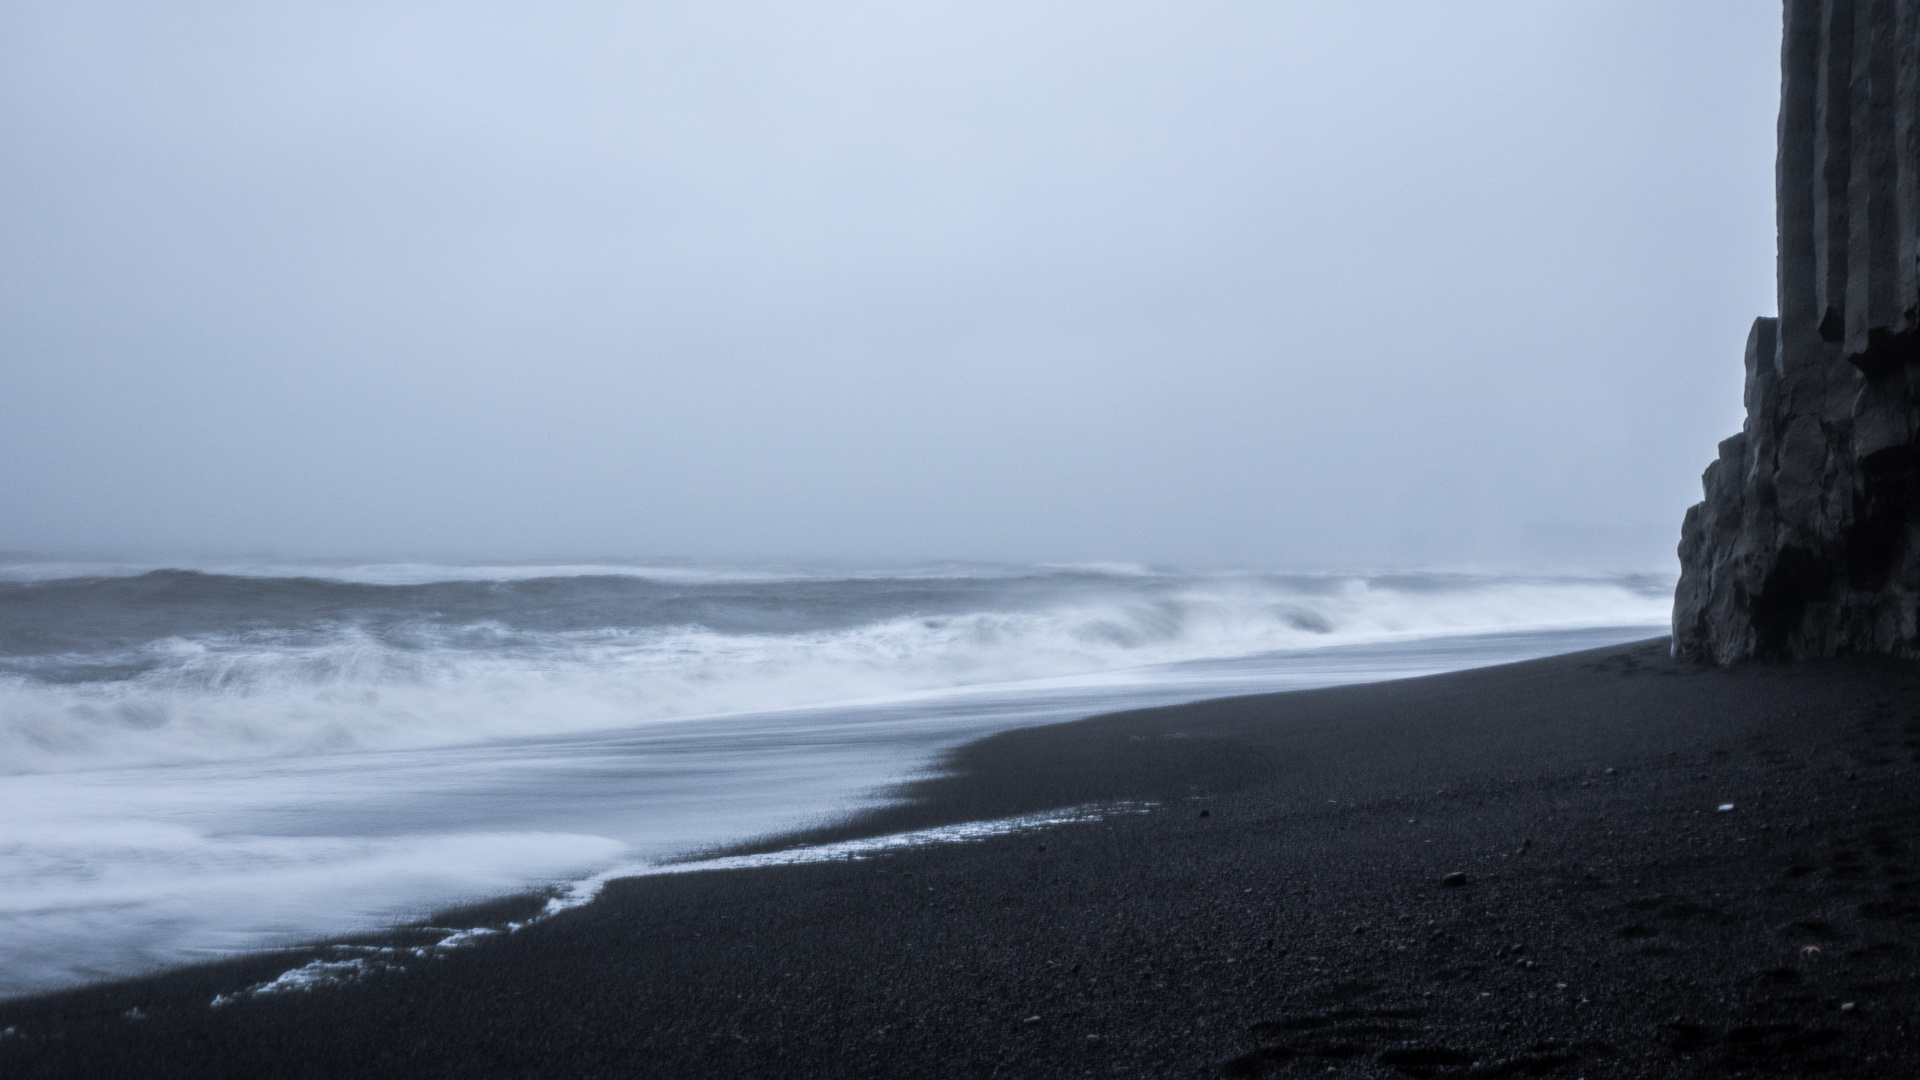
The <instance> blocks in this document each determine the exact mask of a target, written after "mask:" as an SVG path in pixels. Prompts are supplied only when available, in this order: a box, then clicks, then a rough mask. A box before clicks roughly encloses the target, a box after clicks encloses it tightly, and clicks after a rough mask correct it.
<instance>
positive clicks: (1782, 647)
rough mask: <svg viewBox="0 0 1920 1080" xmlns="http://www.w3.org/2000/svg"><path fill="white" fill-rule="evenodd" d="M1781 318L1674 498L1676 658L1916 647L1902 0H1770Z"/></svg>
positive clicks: (1912, 257) (1915, 318)
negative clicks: (1690, 503) (1713, 441)
mask: <svg viewBox="0 0 1920 1080" xmlns="http://www.w3.org/2000/svg"><path fill="white" fill-rule="evenodd" d="M1785 9H1786V28H1785V34H1784V37H1783V44H1782V47H1781V99H1780V128H1779V138H1780V144H1779V157H1778V160H1777V164H1776V168H1775V189H1776V199H1777V213H1778V220H1779V245H1780V246H1779V251H1780V257H1779V290H1780V315H1779V318H1777V319H1767V318H1763V319H1759V320H1757V321H1756V322H1755V323H1754V326H1753V331H1752V333H1751V334H1749V335H1748V337H1747V353H1746V366H1747V385H1746V406H1747V422H1746V425H1745V427H1744V429H1743V430H1742V431H1741V432H1740V434H1738V435H1735V436H1734V437H1733V438H1731V439H1728V440H1726V441H1725V442H1723V443H1721V444H1720V456H1719V459H1718V460H1716V461H1715V462H1714V463H1713V464H1711V465H1709V466H1708V467H1707V471H1706V474H1705V476H1704V477H1702V482H1703V483H1704V485H1705V487H1706V500H1705V501H1704V502H1702V503H1700V504H1699V505H1698V506H1695V507H1693V508H1692V509H1691V510H1688V511H1687V517H1686V522H1685V524H1684V525H1683V526H1682V528H1681V537H1680V568H1681V572H1680V586H1679V589H1678V590H1677V592H1676V594H1675V596H1674V605H1673V650H1674V653H1675V655H1677V656H1682V657H1687V658H1691V659H1696V660H1706V661H1712V662H1717V663H1730V662H1733V661H1738V660H1746V659H1755V658H1759V659H1788V658H1794V657H1805V656H1832V655H1836V654H1841V653H1891V654H1896V655H1906V656H1917V655H1920V626H1917V625H1916V616H1917V615H1920V468H1917V466H1920V442H1917V441H1916V436H1917V435H1920V265H1917V264H1916V258H1917V257H1920V242H1917V241H1916V237H1920V132H1916V130H1915V122H1916V119H1917V118H1920V0H1786V5H1785Z"/></svg>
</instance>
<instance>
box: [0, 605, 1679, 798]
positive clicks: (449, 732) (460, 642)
mask: <svg viewBox="0 0 1920 1080" xmlns="http://www.w3.org/2000/svg"><path fill="white" fill-rule="evenodd" d="M1667 603H1668V601H1667V599H1666V597H1665V595H1664V593H1663V592H1660V591H1655V590H1650V589H1647V588H1645V587H1644V586H1642V585H1639V584H1637V583H1632V582H1620V581H1605V580H1586V581H1581V580H1574V581H1551V580H1545V581H1528V580H1485V581H1482V580H1476V579H1459V580H1442V581H1439V582H1438V583H1435V582H1434V581H1432V580H1422V581H1418V582H1414V583H1412V584H1396V583H1393V582H1385V583H1383V582H1378V581H1367V580H1363V579H1326V580H1321V581H1315V582H1310V583H1309V587H1302V586H1301V585H1300V584H1299V582H1298V581H1283V582H1276V581H1273V580H1269V579H1257V578H1255V579H1246V578H1242V579H1234V578H1227V577H1221V578H1205V577H1202V578H1190V579H1187V580H1185V581H1183V582H1182V583H1181V584H1180V586H1179V587H1178V588H1177V589H1171V590H1168V589H1161V590H1158V591H1156V592H1153V593H1128V592H1126V591H1125V590H1119V589H1115V590H1112V591H1111V592H1110V593H1109V594H1100V593H1088V592H1086V591H1082V592H1078V593H1074V594H1072V595H1071V596H1068V597H1064V598H1062V599H1061V600H1060V601H1059V602H1057V603H1053V604H1051V605H1043V606H1040V607H1038V608H1037V609H1028V610H1019V609H1013V610H980V611H973V612H962V613H943V614H932V615H925V616H913V615H903V616H896V617H890V618H881V619H876V620H872V621H866V622H860V623H858V624H856V625H850V626H826V627H822V628H819V629H813V630H802V631H798V632H785V633H773V632H757V633H747V632H732V633H729V632H722V631H718V630H714V629H709V628H706V627H703V626H699V625H666V626H658V625H656V626H639V627H633V626H608V627H600V628H594V629H586V630H528V629H524V628H512V627H508V626H505V625H502V624H500V623H498V622H493V621H479V622H472V623H464V624H458V625H436V624H422V625H418V626H414V627H411V628H402V630H401V631H394V630H392V629H391V628H389V629H387V630H385V631H383V632H381V633H374V632H373V631H371V630H369V629H368V628H367V627H366V626H365V625H363V624H362V623H359V622H355V621H351V620H346V621H336V622H333V623H330V624H322V625H319V626H314V627H303V628H300V629H297V630H292V629H285V628H280V629H269V630H241V631H231V632H220V633H201V634H197V635H192V636H174V637H162V638H159V639H155V640H149V641H145V642H141V643H138V644H133V645H129V646H126V647H125V648H124V649H123V650H122V652H121V653H119V654H114V655H106V654H94V655H90V656H87V657H84V658H77V657H74V656H70V655H64V654H50V655H46V656H38V657H27V658H20V659H18V660H16V661H15V662H14V663H13V669H14V672H15V674H12V675H6V676H0V772H11V773H22V772H40V771H59V770H70V769H78V768H96V767H103V766H120V765H129V764H141V763H165V762H183V761H207V760H220V759H233V758H247V757H273V756H282V755H298V754H312V753H330V752H339V751H347V750H363V749H400V748H420V747H431V746H447V745H456V744H463V743H473V742H479V741H485V740H493V739H502V738H528V737H544V736H552V735H557V734H566V733H576V732H588V731H600V730H611V729H619V728H628V727H632V726H633V725H636V724H643V723H650V722H662V721H673V720H684V719H688V718H694V717H712V716H718V715H727V714H738V713H742V712H749V711H765V710H770V709H780V708H790V707H800V706H810V705H820V704H826V703H841V702H874V701H882V700H888V699H899V698H902V697H904V696H910V695H913V694H916V693H924V692H929V691H939V690H944V689H949V688H954V687H965V686H980V685H990V684H999V683H1006V682H1011V681H1018V680H1031V679H1042V678H1056V677H1062V676H1086V675H1099V674H1102V673H1118V672H1123V671H1126V670H1129V669H1136V668H1140V667H1142V666H1147V665H1160V664H1168V663H1177V662H1182V661H1190V660H1196V659H1202V658H1217V657H1231V656H1244V655H1249V654H1254V653H1261V652H1267V651H1272V650H1280V649H1298V648H1305V647H1318V646H1330V645H1352V644H1357V643H1364V642H1378V641H1391V640H1397V639H1419V638H1432V637H1438V636H1445V635H1459V634H1476V633H1488V632H1508V631H1541V630H1550V629H1565V628H1575V627H1596V626H1627V625H1647V626H1652V625H1657V624H1658V623H1659V622H1660V621H1661V620H1663V619H1664V617H1665V615H1666V610H1667ZM81 659H84V660H85V661H86V662H88V663H91V664H94V665H96V666H98V665H113V664H119V665H123V666H124V667H126V668H127V669H128V670H133V671H137V672H138V674H136V675H134V676H133V677H131V678H122V679H111V680H109V679H97V680H92V681H55V680H50V679H45V678H40V677H38V676H37V672H38V670H39V669H40V668H48V669H51V668H55V667H58V666H60V665H62V664H72V663H76V662H78V661H79V660H81ZM36 665H37V666H36Z"/></svg>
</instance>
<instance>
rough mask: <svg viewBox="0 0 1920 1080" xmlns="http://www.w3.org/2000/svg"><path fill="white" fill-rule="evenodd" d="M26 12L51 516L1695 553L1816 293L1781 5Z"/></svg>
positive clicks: (170, 536) (250, 525)
mask: <svg viewBox="0 0 1920 1080" xmlns="http://www.w3.org/2000/svg"><path fill="white" fill-rule="evenodd" d="M0 27H4V29H5V32H4V34H0V50H4V57H5V63H4V64H0V71H4V74H3V75H0V130H4V132H5V134H6V137H7V139H8V142H9V145H10V146H11V147H12V148H13V150H12V152H11V153H10V154H9V155H8V157H7V160H6V161H5V162H4V163H0V194H4V196H5V198H4V200H0V204H3V208H0V227H3V228H4V229H5V235H6V237H7V242H6V243H5V244H4V245H0V274H4V275H5V280H6V282H7V288H6V290H5V295H6V299H5V301H3V302H0V356H4V365H5V366H4V376H5V382H6V387H7V392H6V393H5V394H3V395H0V460H4V461H5V462H6V463H7V468H6V469H5V470H4V472H0V505H4V506H6V507H7V508H8V509H7V512H6V513H5V514H4V515H0V557H4V558H8V559H12V560H14V561H31V560H58V559H73V560H98V561H115V560H118V561H128V562H140V561H169V560H171V561H186V562H192V561H196V560H198V561H203V562H204V561H214V560H229V561H231V560H246V559H256V560H262V561H270V560H282V561H300V560H309V561H311V560H322V559H324V560H326V561H328V562H351V561H369V562H382V561H398V560H405V559H414V560H437V561H459V562H484V561H499V562H515V563H524V562H533V561H552V562H591V561H599V560H606V561H616V562H633V561H640V560H646V559H673V560H681V561H686V562H692V563H698V562H703V561H718V562H735V563H737V562H765V561H774V562H784V563H831V564H835V565H839V564H887V565H895V564H905V563H918V562H927V561H943V560H953V561H958V562H1029V563H1031V562H1040V563H1069V564H1071V563H1119V564H1144V565H1154V566H1159V565H1178V566H1186V567H1248V568H1258V569H1272V570H1297V571H1315V570H1340V571H1351V570H1356V569H1369V570H1374V569H1377V570H1386V569H1397V568H1430V569H1465V570H1488V571H1503V572H1522V571H1524V572H1548V571H1566V572H1588V571H1591V572H1615V571H1647V572H1655V573H1668V572H1670V571H1671V568H1672V567H1673V566H1674V556H1673V548H1674V544H1675V542H1676V541H1677V540H1678V535H1679V525H1680V518H1681V514H1682V513H1683V511H1684V510H1685V508H1686V507H1687V506H1688V505H1689V504H1691V503H1693V502H1695V501H1697V500H1698V498H1699V479H1698V478H1699V468H1700V465H1701V463H1703V462H1705V461H1708V460H1710V459H1711V457H1712V453H1713V446H1714V444H1715V442H1717V441H1718V440H1719V439H1720V438H1722V437H1724V436H1726V435H1728V434H1730V433H1732V432H1733V431H1735V430H1737V429H1738V427H1739V424H1740V411H1739V400H1740V394H1739V391H1738V389H1737V388H1738V386H1739V384H1740V380H1741V362H1740V354H1741V345H1742V343H1743V341H1744V340H1745V334H1746V328H1747V324H1748V323H1749V322H1750V321H1751V320H1752V318H1753V317H1755V316H1757V315H1763V314H1770V313H1771V312H1772V311H1773V308H1774V298H1773V290H1774V286H1773V265H1774V263H1773V209H1772V188H1771V169H1772V158H1773V152H1774V146H1773V138H1774V105H1775V101H1776V98H1777V85H1778V71H1777V57H1778V54H1777V42H1778V33H1779V27H1778V13H1777V11H1774V10H1773V9H1772V8H1770V7H1767V6H1765V5H1761V6H1759V7H1753V6H1751V5H1740V6H1736V5H1734V4H1731V3H1715V4H1709V5H1697V6H1691V7H1689V8H1688V9H1687V10H1684V11H1680V10H1673V9H1672V8H1671V6H1670V5H1659V4H1653V3H1650V2H1635V3H1630V4H1624V5H1620V4H1607V5H1602V4H1597V3H1587V4H1576V5H1563V6H1557V7H1555V8H1554V9H1553V10H1544V9H1541V8H1539V7H1538V6H1535V5H1527V4H1523V3H1519V2H1509V3H1499V4H1484V5H1476V6H1474V7H1473V8H1472V9H1471V10H1461V9H1456V8H1445V9H1442V8H1424V7H1419V6H1415V5H1406V4H1389V3H1375V4H1362V5H1345V6H1342V7H1341V8H1340V10H1338V11H1331V10H1279V11H1276V10H1269V9H1266V8H1263V7H1260V6H1258V5H1252V4H1223V5H1216V6H1210V7H1206V8H1194V9H1182V10H1174V11H1169V10H1162V9H1158V8H1154V7H1149V6H1144V5H1139V6H1120V7H1113V6H1094V5H1083V4H1063V5H1056V6H1052V7H1047V8H1041V9H1034V8H1028V7H1022V6H1016V5H984V6H983V5H964V6H963V5H935V6H931V7H922V8H915V9H913V10H911V11H903V10H897V9H893V8H890V7H886V6H883V5H870V4H860V3H847V4H835V5H830V6H825V7H818V8H812V9H808V10H807V11H805V12H800V11H796V10H793V9H788V8H782V7H778V6H774V5H751V4H745V5H732V6H715V5H672V4H655V5H646V6H643V7H638V8H628V7H623V6H617V5H603V4H593V3H582V4H570V5H565V6H562V7H550V8H543V9H541V10H540V11H539V12H537V13H536V12H532V11H530V10H527V9H517V8H513V7H511V6H490V7H481V8H472V9H468V8H464V7H462V8H455V7H453V6H425V7H415V8H409V9H407V10H406V11H391V10H386V9H382V8H379V7H377V6H373V5H351V4H350V5H308V6H292V7H285V8H276V9H274V10H272V11H252V10H242V9H238V8H231V7H227V6H224V5H220V4H193V5H184V6H173V7H169V8H168V9H166V10H165V11H160V10H154V9H146V8H141V7H137V6H134V5H125V4H114V3H107V4H100V5H94V6H84V7H83V6H75V5H53V4H44V5H17V6H15V7H13V8H10V9H9V11H8V12H7V13H5V14H4V15H0ZM4 553H11V554H4Z"/></svg>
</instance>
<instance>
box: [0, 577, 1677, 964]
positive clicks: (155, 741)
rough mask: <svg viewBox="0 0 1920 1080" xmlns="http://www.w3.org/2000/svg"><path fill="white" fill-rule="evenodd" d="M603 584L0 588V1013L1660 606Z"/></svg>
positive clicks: (1324, 584) (1387, 594) (1439, 664)
mask: <svg viewBox="0 0 1920 1080" xmlns="http://www.w3.org/2000/svg"><path fill="white" fill-rule="evenodd" d="M134 569H138V568H134ZM593 569H594V570H595V573H594V574H593V575H591V576H584V577H553V576H531V577H514V576H512V575H508V574H499V575H496V576H494V577H492V578H486V579H481V578H478V577H471V576H470V577H466V578H462V577H461V576H460V574H459V573H457V572H455V571H452V570H445V569H442V570H440V571H437V572H428V571H424V570H420V569H418V568H414V569H412V570H410V571H409V574H410V575H411V577H410V578H409V579H408V580H409V581H410V582H411V583H407V584H380V583H378V582H375V581H371V580H362V581H348V580H344V577H343V578H342V579H341V580H323V579H319V578H315V577H273V576H246V575H238V574H227V575H216V574H209V573H179V572H166V573H144V572H142V573H128V574H121V575H118V576H115V575H111V574H105V573H98V574H94V575H91V576H84V577H65V578H55V579H42V580H27V576H25V575H21V576H19V577H18V578H17V579H16V580H14V581H13V582H11V583H10V584H4V585H0V673H3V674H0V994H12V993H23V992H30V991H33V990H40V989H46V988H50V987H55V986H60V985H68V984H72V983H75V982H83V981H88V980H93V979H100V978H109V977H112V976H115V975H123V974H131V973H135V972H139V971H143V970H148V969H150V968H153V967H155V966H160V965H165V964H172V963H179V962H183V961H190V960H195V959H201V958H206V957H213V956H220V955H226V954H230V953H233V952H238V951H243V950H253V949H260V948H270V947H285V946H291V945H294V944H297V943H299V942H302V941H312V940H316V939H320V938H326V937H337V936H341V935H346V934H350V933H356V932H363V931H367V930H370V929H377V928H379V927H382V926H392V925H396V924H399V923H404V922H408V921H410V920H414V919H418V918H420V917H421V916H422V915H424V914H426V913H427V912H431V911H434V910H438V909H440V908H443V907H446V906H449V905H451V904H455V903H461V902H466V901H471V900H477V899H483V898H486V897H490V896H498V895H502V894H506V893H513V892H522V891H526V890H528V889H541V888H553V889H557V890H559V891H560V892H561V893H562V894H564V895H567V896H575V897H578V896H582V895H586V893H584V892H583V891H582V890H583V889H588V888H590V887H592V883H594V882H599V881H604V880H606V879H607V878H608V876H609V875H614V876H618V875H621V874H625V873H630V872H634V871H635V869H636V868H647V867H662V866H668V865H670V864H672V863H673V861H674V860H675V859H678V858H680V857H682V856H683V855H684V854H685V853H687V852H694V851H702V850H713V849H715V848H719V847H724V846H726V845H727V844H729V843H733V842H737V841H740V840H742V839H745V838H749V837H755V836H766V835H770V834H775V833H780V832H784V831H789V830H792V829H795V828H799V827H804V826H807V825H810V824H816V823H818V822H820V821H821V820H822V819H823V818H826V817H831V816H834V815H836V814H841V813H845V812H849V811H853V810H858V809H860V808H863V807H866V806H871V805H874V804H875V802H876V800H879V799H883V798H885V795H886V791H887V789H888V785H890V784H893V783H897V782H899V781H901V780H904V779H908V778H910V777H912V776H914V775H916V774H917V773H919V772H920V771H921V770H924V769H925V768H927V767H928V765H929V763H931V762H932V761H934V760H935V758H936V756H937V755H938V753H939V752H940V751H941V750H942V749H944V748H947V747H951V746H954V745H956V744H958V743H960V742H963V741H966V740H968V739H972V738H977V737H979V736H982V735H986V734H989V733H992V732H994V731H1000V730H1005V729H1007V728H1012V727H1019V726H1025V725H1031V724H1037V723H1047V722H1053V721H1059V720H1068V719H1073V718H1075V717H1080V716H1087V715H1091V714H1094V713H1099V712H1105V711H1111V710H1114V709H1120V708H1129V707H1136V706H1145V705H1155V704H1170V703H1174V702H1178V701H1190V700H1195V699H1198V698H1204V697H1215V696H1220V695H1224V694H1234V693H1255V692H1262V691H1269V690H1285V689H1299V688H1306V687H1313V686H1325V685H1333V684H1337V683H1346V682H1363V681H1372V680H1377V679H1385V678H1397V677H1404V676H1409V675H1419V674H1428V673H1433V672H1438V671H1446V670H1455V669H1459V668H1464V667H1473V666H1478V665H1482V664H1489V663H1499V662H1504V661H1509V660H1519V659H1525V658H1528V657H1531V656H1540V655H1547V654H1550V653H1556V652H1566V651H1571V650H1573V649H1578V648H1587V647H1593V646H1598V645H1603V644H1609V643H1612V642H1617V641H1625V640H1631V639H1634V638H1640V637H1646V636H1651V635H1652V634H1654V633H1658V632H1660V629H1659V624H1660V621H1661V620H1662V619H1664V617H1665V613H1666V612H1665V604H1666V600H1665V594H1664V586H1663V583H1661V582H1655V581H1649V580H1646V579H1636V578H1618V579H1500V578H1465V577H1404V578H1378V579H1363V578H1355V577H1344V578H1334V577H1302V576H1281V575H1268V576H1260V575H1217V574H1174V573H1166V572H1156V571H1148V570H1144V569H1141V568H1126V567H1120V568H1086V567H1078V568H1005V567H1001V568H993V569H992V570H991V572H987V571H981V572H974V573H963V572H960V570H961V569H964V568H959V569H957V568H954V567H951V566H948V567H939V568H933V569H931V570H928V571H926V572H925V573H922V574H919V575H918V576H914V575H903V574H899V573H892V574H866V575H851V574H847V573H841V572H836V573H833V574H825V573H821V574H813V575H806V574H796V573H789V572H784V571H782V572H779V573H775V572H773V571H767V572H766V573H765V574H764V577H763V579H751V575H743V574H740V573H735V572H733V571H732V570H724V572H723V571H715V572H714V573H713V574H712V575H711V577H712V578H713V580H691V579H692V578H693V577H697V576H698V575H695V574H689V575H686V576H683V578H682V579H679V580H674V581H664V580H661V579H659V578H657V577H649V576H646V575H644V574H637V573H636V574H628V575H616V574H605V573H600V572H599V571H600V570H603V569H604V568H598V567H596V568H593ZM643 569H644V568H643ZM382 575H386V576H388V577H398V576H401V575H398V574H396V573H394V572H391V571H388V570H383V571H381V572H380V573H379V574H374V573H368V574H364V575H362V576H363V577H366V578H369V579H370V578H374V577H380V576H382ZM414 579H421V580H414ZM722 579H724V580H722ZM741 865H749V864H748V863H742V864H741ZM351 959H353V958H352V957H330V958H327V962H329V963H346V962H347V961H348V960H351ZM327 970H335V969H316V971H315V973H314V974H315V977H316V978H317V977H318V976H319V975H320V974H323V973H324V972H325V971H327ZM337 970H338V971H339V972H346V971H348V970H349V969H347V968H340V969H337ZM276 992H279V991H276Z"/></svg>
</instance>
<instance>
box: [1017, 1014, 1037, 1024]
mask: <svg viewBox="0 0 1920 1080" xmlns="http://www.w3.org/2000/svg"><path fill="white" fill-rule="evenodd" d="M1020 1022H1021V1023H1023V1024H1037V1023H1039V1022H1040V1017H1039V1016H1029V1017H1027V1018H1026V1019H1025V1020H1022V1021H1020Z"/></svg>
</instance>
